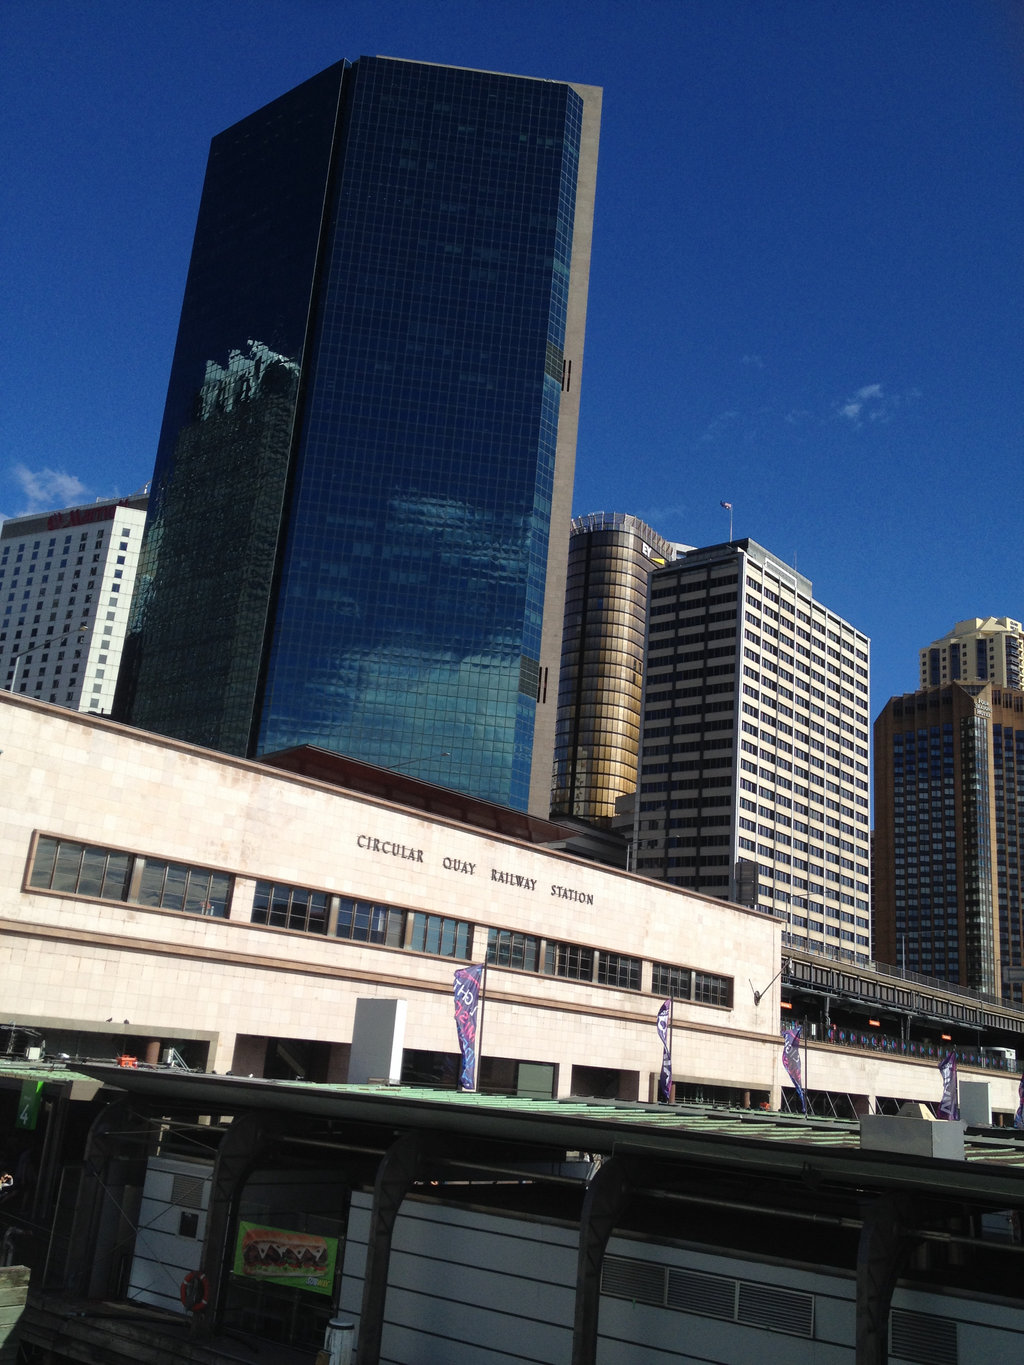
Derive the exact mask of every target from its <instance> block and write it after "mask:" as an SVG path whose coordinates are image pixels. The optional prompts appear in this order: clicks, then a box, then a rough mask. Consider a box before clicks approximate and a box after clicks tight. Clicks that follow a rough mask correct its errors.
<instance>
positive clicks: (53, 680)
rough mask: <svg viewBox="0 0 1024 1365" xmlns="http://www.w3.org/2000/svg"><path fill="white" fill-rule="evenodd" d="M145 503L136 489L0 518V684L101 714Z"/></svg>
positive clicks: (107, 703)
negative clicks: (98, 499) (122, 494)
mask: <svg viewBox="0 0 1024 1365" xmlns="http://www.w3.org/2000/svg"><path fill="white" fill-rule="evenodd" d="M147 502H148V498H147V497H146V495H145V494H144V493H137V494H133V495H132V496H131V497H128V498H122V499H120V500H108V501H103V502H93V503H88V504H86V505H85V506H82V507H68V508H64V509H63V510H62V511H59V512H37V513H33V514H32V515H30V516H25V517H11V518H9V519H8V520H7V521H5V522H4V523H3V525H2V526H0V688H3V689H4V690H6V691H8V692H23V693H25V695H27V696H30V697H35V698H36V699H37V700H39V701H48V702H55V703H56V704H57V705H58V706H67V707H70V708H72V709H73V710H76V711H90V712H93V713H94V714H96V715H103V714H106V713H109V711H110V709H111V705H112V703H113V700H114V688H115V686H116V684H117V672H118V668H119V667H120V663H121V651H122V649H123V647H124V640H125V633H126V628H127V624H128V614H129V611H130V609H131V604H132V591H133V589H134V586H135V572H136V569H137V567H138V561H139V549H140V548H141V545H142V528H143V526H144V525H145V521H146V504H147Z"/></svg>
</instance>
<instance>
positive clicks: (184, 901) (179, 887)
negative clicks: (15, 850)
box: [29, 834, 232, 919]
mask: <svg viewBox="0 0 1024 1365" xmlns="http://www.w3.org/2000/svg"><path fill="white" fill-rule="evenodd" d="M29 885H30V886H31V887H33V888H35V889H36V890H44V891H61V892H63V893H64V894H65V895H69V896H94V897H96V898H97V899H98V900H110V901H126V902H129V903H130V904H132V905H147V906H152V907H154V908H156V909H161V910H183V911H185V913H186V914H191V915H214V916H216V917H218V918H220V919H224V918H226V917H227V913H228V905H229V904H230V901H231V887H232V879H231V877H230V876H228V874H227V873H225V872H213V871H211V870H210V869H209V868H205V867H189V866H186V865H185V864H183V863H168V862H164V861H163V860H162V859H158V858H144V857H142V856H141V855H138V854H132V853H123V852H120V851H119V850H115V849H105V848H97V847H94V846H92V845H88V844H79V843H75V842H73V841H72V840H70V839H55V838H51V837H50V836H49V835H45V834H44V835H41V836H40V838H39V840H38V842H37V843H36V849H35V856H34V858H33V860H32V869H31V872H30V874H29Z"/></svg>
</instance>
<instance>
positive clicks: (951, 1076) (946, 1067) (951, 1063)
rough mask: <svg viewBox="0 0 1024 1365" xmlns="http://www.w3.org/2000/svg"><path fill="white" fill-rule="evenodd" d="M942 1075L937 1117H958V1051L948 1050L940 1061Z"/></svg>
mask: <svg viewBox="0 0 1024 1365" xmlns="http://www.w3.org/2000/svg"><path fill="white" fill-rule="evenodd" d="M939 1074H940V1075H941V1076H942V1099H941V1100H940V1101H939V1111H938V1114H937V1117H938V1118H940V1119H958V1118H959V1117H960V1090H959V1087H958V1085H957V1079H956V1053H955V1052H947V1053H946V1055H945V1057H943V1059H942V1061H941V1062H940V1063H939Z"/></svg>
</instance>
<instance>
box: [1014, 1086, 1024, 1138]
mask: <svg viewBox="0 0 1024 1365" xmlns="http://www.w3.org/2000/svg"><path fill="white" fill-rule="evenodd" d="M1017 1094H1018V1096H1019V1097H1020V1104H1018V1106H1017V1112H1016V1114H1014V1116H1013V1126H1014V1128H1024V1076H1021V1078H1020V1084H1019V1085H1018V1086H1017Z"/></svg>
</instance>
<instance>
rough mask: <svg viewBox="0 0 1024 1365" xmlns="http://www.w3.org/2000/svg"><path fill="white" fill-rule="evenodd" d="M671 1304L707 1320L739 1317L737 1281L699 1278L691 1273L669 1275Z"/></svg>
mask: <svg viewBox="0 0 1024 1365" xmlns="http://www.w3.org/2000/svg"><path fill="white" fill-rule="evenodd" d="M668 1304H669V1307H670V1308H678V1309H679V1310H680V1311H681V1312H683V1313H699V1314H700V1315H701V1317H705V1318H724V1319H725V1321H726V1322H732V1321H733V1320H734V1319H735V1317H736V1281H735V1280H730V1279H728V1278H727V1277H726V1276H725V1275H699V1274H697V1273H696V1272H694V1271H692V1270H670V1271H669V1272H668Z"/></svg>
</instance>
